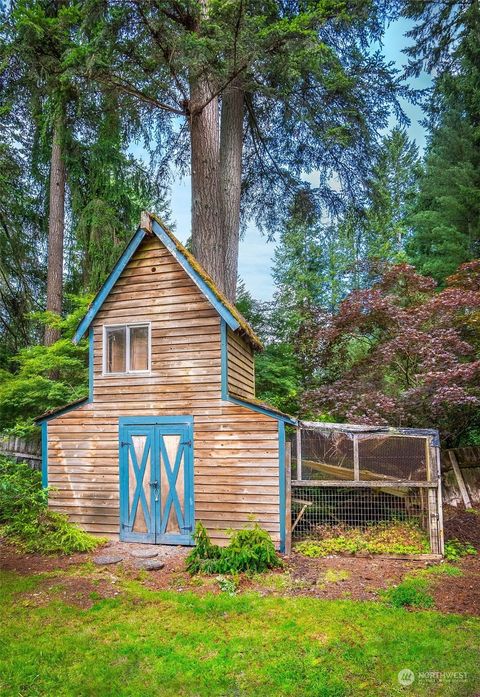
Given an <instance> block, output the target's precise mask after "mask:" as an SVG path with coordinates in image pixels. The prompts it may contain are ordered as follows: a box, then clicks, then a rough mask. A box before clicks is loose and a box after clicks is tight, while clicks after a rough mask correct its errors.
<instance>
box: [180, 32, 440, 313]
mask: <svg viewBox="0 0 480 697" xmlns="http://www.w3.org/2000/svg"><path fill="white" fill-rule="evenodd" d="M409 27H410V24H409V23H408V22H407V20H399V21H396V22H394V23H392V24H391V25H390V26H389V27H388V28H387V30H386V32H385V36H384V42H383V52H384V55H385V57H386V58H387V60H388V61H392V62H393V63H395V65H396V66H397V67H398V68H400V69H401V68H402V66H403V65H404V62H405V56H404V55H403V54H402V49H403V48H404V47H405V46H406V45H408V40H407V39H406V38H405V32H406V31H407V30H408V29H409ZM410 84H411V85H412V87H414V88H416V89H422V88H425V87H428V86H429V84H430V82H429V78H428V76H427V75H421V76H420V77H419V78H418V79H413V80H411V81H410ZM402 107H403V109H404V111H405V113H406V115H407V116H408V118H409V119H410V126H409V127H408V128H407V131H408V134H409V136H410V138H411V139H413V140H415V142H416V144H417V146H418V148H419V150H420V152H421V151H422V150H423V148H424V146H425V132H424V129H423V128H422V126H421V124H420V121H421V120H422V118H423V113H422V110H421V108H420V107H419V106H416V105H413V104H410V103H408V102H406V101H404V100H403V101H402ZM394 125H395V122H394V120H393V119H392V122H391V124H390V126H394ZM307 179H308V181H311V182H312V183H315V173H314V172H313V173H311V174H310V175H309V176H308V177H307ZM170 208H171V211H172V215H171V219H172V221H173V222H174V223H175V232H176V234H177V236H178V237H179V238H180V240H181V241H182V242H185V241H186V240H187V238H188V237H189V236H190V179H189V178H188V177H186V178H182V179H180V178H179V179H177V180H176V181H174V183H173V185H172V190H171V201H170ZM274 249H275V240H274V239H273V240H270V241H268V240H267V239H266V237H264V236H262V234H261V233H260V232H259V231H258V230H257V229H256V228H255V226H254V225H249V226H248V227H247V229H246V231H245V234H244V236H243V239H242V240H241V241H240V250H239V275H240V277H241V278H242V279H243V280H244V281H245V285H246V288H247V289H248V290H249V291H250V293H251V294H252V295H253V297H254V298H256V299H257V300H270V299H271V297H272V295H273V292H274V285H273V280H272V276H271V268H272V258H273V252H274Z"/></svg>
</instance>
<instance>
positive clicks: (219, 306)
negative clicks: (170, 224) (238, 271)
mask: <svg viewBox="0 0 480 697" xmlns="http://www.w3.org/2000/svg"><path fill="white" fill-rule="evenodd" d="M152 230H153V232H154V233H155V234H156V235H157V237H158V238H159V239H160V240H161V242H162V243H163V244H164V245H165V247H166V248H167V249H168V251H169V252H170V253H171V254H172V256H173V257H174V258H175V259H176V260H177V261H178V263H179V264H180V266H181V267H182V268H183V270H184V271H185V272H186V273H187V274H188V275H189V276H190V278H191V279H192V281H193V282H194V283H195V285H196V286H197V287H198V288H199V289H200V290H201V291H202V293H203V294H204V295H205V296H206V297H207V298H208V300H209V301H210V302H211V304H212V305H213V307H214V308H215V309H216V311H217V312H218V314H219V315H220V317H222V318H223V319H224V320H225V322H226V323H227V324H228V326H229V327H230V329H232V330H235V329H238V328H239V326H240V324H239V322H238V320H237V319H235V317H234V316H233V315H232V313H231V312H230V310H229V309H228V308H227V307H225V305H224V304H223V303H222V301H221V300H219V299H218V298H217V296H216V295H215V293H214V292H213V290H212V289H211V288H210V286H209V285H208V283H206V282H205V280H204V279H203V278H202V276H201V275H200V274H199V273H198V271H197V270H196V269H194V267H193V266H192V265H191V264H190V262H189V261H188V259H187V258H186V257H185V256H184V255H183V254H182V252H181V251H180V250H179V249H178V248H177V246H176V245H175V243H174V242H173V240H172V239H171V238H170V236H169V235H167V233H166V232H165V230H164V229H163V228H162V226H161V225H159V224H158V223H157V221H156V220H152Z"/></svg>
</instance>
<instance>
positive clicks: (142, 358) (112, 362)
mask: <svg viewBox="0 0 480 697" xmlns="http://www.w3.org/2000/svg"><path fill="white" fill-rule="evenodd" d="M150 335H151V331H150V324H149V323H143V324H116V325H115V326H110V327H104V328H103V372H104V373H105V374H106V375H110V374H115V373H116V374H118V373H123V374H128V373H145V372H148V371H149V370H150V343H151V339H150Z"/></svg>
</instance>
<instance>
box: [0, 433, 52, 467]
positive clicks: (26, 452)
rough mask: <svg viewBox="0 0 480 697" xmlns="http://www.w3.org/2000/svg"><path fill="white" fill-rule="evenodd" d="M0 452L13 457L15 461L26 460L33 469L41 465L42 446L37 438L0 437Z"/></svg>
mask: <svg viewBox="0 0 480 697" xmlns="http://www.w3.org/2000/svg"><path fill="white" fill-rule="evenodd" d="M0 452H1V453H4V454H5V455H8V456H9V457H13V458H15V459H16V460H17V462H20V461H23V462H28V464H29V465H30V466H31V467H34V468H35V469H41V467H42V446H41V443H40V441H39V440H37V439H26V438H15V437H13V436H10V437H8V436H7V437H4V438H0Z"/></svg>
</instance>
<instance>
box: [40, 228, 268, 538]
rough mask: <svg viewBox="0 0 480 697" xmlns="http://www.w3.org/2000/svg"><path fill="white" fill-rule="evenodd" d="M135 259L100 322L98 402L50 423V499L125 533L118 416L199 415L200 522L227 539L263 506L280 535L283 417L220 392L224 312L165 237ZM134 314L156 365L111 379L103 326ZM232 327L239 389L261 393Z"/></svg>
mask: <svg viewBox="0 0 480 697" xmlns="http://www.w3.org/2000/svg"><path fill="white" fill-rule="evenodd" d="M132 261H133V263H132V262H131V263H130V264H129V265H128V266H127V268H126V269H125V270H124V272H123V273H122V275H121V276H120V278H119V279H118V281H117V283H116V285H115V286H114V288H113V289H112V292H111V294H110V295H109V297H108V299H107V300H106V302H105V303H104V305H103V307H102V309H101V310H100V312H99V313H98V314H97V316H96V318H95V320H94V323H93V331H94V401H93V403H90V404H85V405H82V406H81V407H80V408H78V409H76V410H74V411H71V412H68V413H65V414H62V415H61V416H59V417H57V418H55V419H53V420H52V421H50V422H49V424H48V436H49V453H48V461H49V485H50V486H52V487H55V486H58V491H56V492H55V494H54V495H52V496H51V500H50V505H51V506H52V508H54V509H55V510H58V511H60V510H63V511H65V512H67V513H68V515H69V517H70V518H71V519H72V520H73V521H75V522H77V523H79V524H80V525H82V526H83V527H84V528H85V529H87V530H89V531H90V532H92V533H94V534H106V535H110V536H111V535H114V536H115V535H117V534H118V530H119V508H118V499H119V479H118V469H119V463H118V418H119V416H122V415H128V416H142V415H143V416H162V415H165V416H172V415H178V416H181V415H192V416H193V418H194V495H195V518H196V520H202V522H203V523H204V524H205V525H206V527H207V529H208V530H209V533H210V534H211V536H212V539H213V540H215V541H217V542H219V543H223V542H224V541H225V540H226V539H227V533H226V530H227V529H228V528H233V529H237V528H241V527H244V526H245V525H246V524H248V522H249V516H250V514H253V515H254V516H255V518H256V519H257V520H258V521H259V523H260V524H261V525H263V526H264V527H265V529H267V530H268V531H269V532H270V533H271V534H272V535H273V537H274V539H275V541H277V542H278V539H279V538H278V535H279V488H278V441H277V421H276V420H275V419H274V418H272V417H270V416H268V415H265V414H260V413H256V412H252V411H251V410H249V409H247V408H245V407H241V406H236V405H233V404H231V403H229V402H225V401H223V400H222V398H221V350H220V344H221V342H220V318H219V316H218V314H217V313H216V311H215V310H214V309H213V308H212V307H211V306H210V304H209V303H208V301H207V300H206V299H205V297H204V296H203V294H202V293H201V292H200V291H199V290H198V288H197V287H196V285H195V284H194V283H193V281H192V280H191V279H190V278H189V277H188V276H187V274H186V273H185V272H184V271H183V269H181V267H180V266H179V265H178V264H177V263H176V262H175V261H174V260H173V258H172V257H171V256H170V253H169V252H168V251H167V250H166V249H165V248H163V247H162V245H161V243H160V242H159V241H158V240H157V239H153V240H148V241H146V242H144V243H142V245H141V246H140V248H139V250H137V253H136V255H135V256H134V258H133V260H132ZM153 266H155V267H156V271H155V272H153V273H152V271H151V268H152V267H153ZM128 321H132V322H139V321H149V322H151V326H152V370H151V374H150V375H148V376H134V375H132V376H104V375H102V341H103V338H102V331H103V330H102V325H103V324H115V323H118V324H122V323H126V322H128ZM232 336H233V337H234V338H233V339H232V340H231V342H230V343H231V344H232V346H231V347H230V344H229V347H230V351H229V358H230V359H231V366H232V368H231V376H232V381H233V384H234V385H235V387H236V389H235V390H234V391H235V392H238V390H239V389H242V388H243V389H244V393H245V395H246V396H253V394H254V371H253V355H252V352H251V351H250V348H249V346H248V345H247V344H246V343H245V341H244V340H243V339H242V338H241V337H240V336H238V334H234V333H232V332H229V337H230V338H231V337H232ZM229 377H230V375H229Z"/></svg>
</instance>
